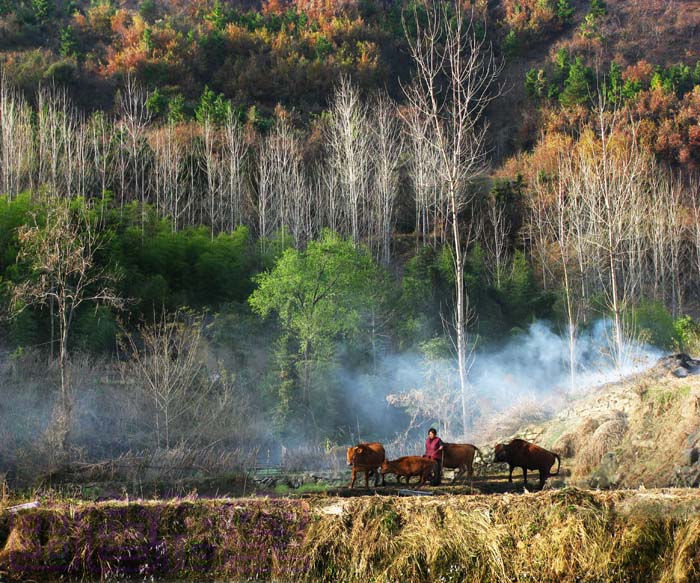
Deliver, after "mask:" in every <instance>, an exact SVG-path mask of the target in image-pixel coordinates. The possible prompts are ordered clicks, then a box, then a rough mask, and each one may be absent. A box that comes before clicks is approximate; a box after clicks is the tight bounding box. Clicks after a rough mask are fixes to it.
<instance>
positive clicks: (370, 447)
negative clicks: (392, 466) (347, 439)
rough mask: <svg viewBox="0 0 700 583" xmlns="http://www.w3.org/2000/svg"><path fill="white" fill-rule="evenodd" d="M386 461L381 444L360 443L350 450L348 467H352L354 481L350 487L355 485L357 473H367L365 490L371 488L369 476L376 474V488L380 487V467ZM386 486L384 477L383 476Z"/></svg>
mask: <svg viewBox="0 0 700 583" xmlns="http://www.w3.org/2000/svg"><path fill="white" fill-rule="evenodd" d="M384 460H386V454H385V453H384V446H383V445H382V444H381V443H377V442H373V443H360V444H359V445H356V446H354V447H349V448H348V465H349V466H352V481H351V482H350V487H351V488H352V487H353V486H354V485H355V478H356V477H357V472H364V473H365V488H369V476H370V474H374V487H375V488H376V487H377V486H378V485H379V466H381V465H382V463H383V462H384ZM382 485H384V476H382Z"/></svg>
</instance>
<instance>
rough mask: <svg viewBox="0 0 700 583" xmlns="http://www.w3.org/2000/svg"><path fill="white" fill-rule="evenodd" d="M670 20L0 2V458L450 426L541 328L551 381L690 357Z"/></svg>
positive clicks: (697, 202)
mask: <svg viewBox="0 0 700 583" xmlns="http://www.w3.org/2000/svg"><path fill="white" fill-rule="evenodd" d="M674 7H675V9H677V10H678V13H677V14H676V12H675V11H674V10H675V9H674ZM698 22H700V12H698V10H697V9H694V8H692V7H691V8H686V7H678V6H676V5H675V4H674V3H671V4H669V5H668V6H666V4H664V6H657V5H656V3H654V2H636V3H631V2H622V1H618V2H612V1H610V2H608V3H604V2H602V1H601V0H591V1H590V2H588V1H582V2H575V1H571V0H520V1H516V0H501V1H499V2H485V1H481V0H477V1H475V2H467V3H465V4H464V5H454V4H452V3H435V4H433V3H431V2H420V1H413V0H412V1H410V2H399V1H386V2H383V3H379V2H370V1H360V2H353V1H349V2H336V1H334V0H326V1H320V0H319V1H316V0H296V1H287V2H284V1H282V0H268V1H266V2H264V3H262V4H260V3H257V2H242V1H241V2H238V1H224V0H197V1H188V2H185V1H180V0H142V1H141V2H130V1H126V0H123V1H121V2H120V1H117V0H92V1H90V2H87V1H63V0H22V1H19V2H10V1H7V0H5V1H3V0H0V64H1V65H2V81H1V85H0V192H1V193H2V195H1V196H0V314H1V317H0V375H1V377H0V379H1V380H0V392H1V393H2V401H0V417H1V418H2V419H3V423H2V427H1V428H0V435H2V443H3V444H5V445H4V446H2V447H0V461H2V462H3V465H4V466H5V467H11V468H14V471H16V472H17V475H22V472H25V473H31V472H32V471H36V469H37V468H35V467H33V466H34V465H36V464H37V463H38V464H39V465H40V464H45V465H46V467H47V468H48V467H53V466H55V464H57V463H59V462H62V461H65V460H66V459H72V460H75V459H103V458H108V457H113V456H117V455H120V454H122V453H124V452H126V451H129V450H132V451H134V450H145V449H154V448H155V449H166V450H167V449H171V448H178V447H180V448H182V447H185V448H203V447H208V446H210V445H213V444H218V446H222V447H228V448H231V447H243V448H245V447H246V446H247V444H250V443H251V442H252V443H256V444H263V443H265V444H268V443H277V444H280V443H281V444H284V445H286V446H289V447H292V446H300V445H302V444H306V445H310V446H312V447H317V448H325V449H328V448H330V447H332V446H333V445H334V444H339V443H349V442H351V441H353V442H354V441H356V440H358V439H360V438H361V437H362V438H369V437H374V438H379V437H381V438H384V439H396V440H404V441H405V440H407V439H409V438H413V437H415V435H419V434H420V432H422V431H423V429H424V428H425V427H426V426H427V425H429V424H439V426H440V429H441V432H443V433H444V434H445V435H446V436H448V437H450V438H453V437H457V436H464V435H473V434H478V432H479V429H480V428H481V427H482V425H483V424H484V423H486V421H487V419H488V417H489V415H490V414H492V413H493V412H494V411H502V410H504V409H505V408H506V405H504V403H503V402H500V403H499V402H496V401H503V400H504V398H503V395H499V396H498V399H496V397H495V395H488V394H485V392H484V391H479V388H478V387H475V386H474V378H475V377H474V375H473V374H471V373H472V372H473V370H474V368H473V367H474V366H475V362H477V363H478V360H479V358H480V354H483V353H486V352H489V351H490V352H494V351H497V350H499V348H500V347H503V346H504V345H506V344H508V343H512V342H513V341H515V342H517V341H518V338H522V337H524V336H526V335H527V333H528V330H529V329H530V327H531V326H532V325H533V323H535V322H539V321H546V322H547V323H548V324H547V326H548V327H549V329H551V331H553V332H554V333H555V334H557V335H558V336H559V337H560V338H561V340H562V342H563V344H564V345H565V346H566V350H565V354H564V355H563V356H562V357H561V358H560V359H559V360H560V362H558V366H560V368H561V369H562V370H563V371H565V377H566V379H567V380H566V381H565V382H563V386H562V387H560V389H561V390H562V391H564V392H566V391H576V390H578V389H580V388H581V382H582V381H581V378H582V376H583V373H584V372H585V370H584V369H585V366H586V363H587V362H588V361H590V359H591V356H590V355H587V354H583V353H582V351H583V348H582V347H583V346H584V345H585V344H586V343H585V342H584V339H585V338H587V337H588V336H589V335H590V334H592V333H593V331H594V330H597V331H598V332H597V333H600V330H601V329H602V330H603V332H602V333H600V335H601V337H604V338H605V346H604V348H603V352H604V358H605V359H607V360H608V362H609V366H611V367H613V368H615V367H620V368H621V367H624V366H626V365H627V364H629V360H630V358H632V354H633V353H635V354H636V352H635V351H636V350H637V348H638V347H640V346H643V345H653V346H656V347H658V348H660V349H662V350H670V349H678V350H685V351H694V350H696V349H697V348H698V346H700V323H698V321H696V318H697V317H698V316H699V315H700V314H699V313H698V310H699V301H700V288H699V287H698V281H700V178H699V177H698V174H697V166H698V164H700V52H698V50H697V49H696V48H694V45H693V43H692V42H691V41H689V40H688V38H689V35H691V34H692V31H693V30H694V29H695V27H697V24H698ZM650 23H653V24H654V26H655V27H656V30H657V35H656V36H655V37H653V38H652V37H650V38H648V40H644V41H643V42H642V41H641V40H640V39H641V38H642V37H641V36H639V35H643V34H644V27H645V26H651V24H650ZM658 31H660V32H658ZM601 327H602V328H601ZM586 346H587V345H586ZM598 348H601V347H600V346H599V347H598ZM397 371H400V374H399V373H398V372H397ZM518 397H519V395H517V394H514V395H510V396H509V397H507V398H506V399H505V400H506V401H508V403H507V405H512V404H514V403H517V401H518ZM416 432H418V433H416ZM29 459H32V460H34V461H36V460H44V461H42V462H36V463H28V460H29Z"/></svg>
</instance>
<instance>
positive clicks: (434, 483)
mask: <svg viewBox="0 0 700 583" xmlns="http://www.w3.org/2000/svg"><path fill="white" fill-rule="evenodd" d="M435 461H436V467H435V475H434V476H433V479H432V480H431V481H430V485H431V486H439V485H440V476H441V475H442V460H441V459H438V460H435Z"/></svg>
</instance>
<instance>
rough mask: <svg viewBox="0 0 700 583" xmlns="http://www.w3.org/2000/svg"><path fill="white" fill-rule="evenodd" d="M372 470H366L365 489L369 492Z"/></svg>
mask: <svg viewBox="0 0 700 583" xmlns="http://www.w3.org/2000/svg"><path fill="white" fill-rule="evenodd" d="M371 471H372V470H365V488H367V489H368V490H369V473H370V472H371Z"/></svg>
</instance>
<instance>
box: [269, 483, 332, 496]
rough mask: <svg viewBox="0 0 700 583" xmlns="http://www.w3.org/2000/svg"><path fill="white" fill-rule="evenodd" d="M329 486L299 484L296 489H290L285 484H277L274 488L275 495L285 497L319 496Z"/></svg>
mask: <svg viewBox="0 0 700 583" xmlns="http://www.w3.org/2000/svg"><path fill="white" fill-rule="evenodd" d="M328 488H329V486H328V485H327V484H312V483H307V484H301V485H300V486H299V487H298V488H292V487H291V486H289V485H287V484H277V485H276V486H275V494H279V495H281V496H286V495H288V494H320V493H323V492H326V491H327V490H328Z"/></svg>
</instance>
